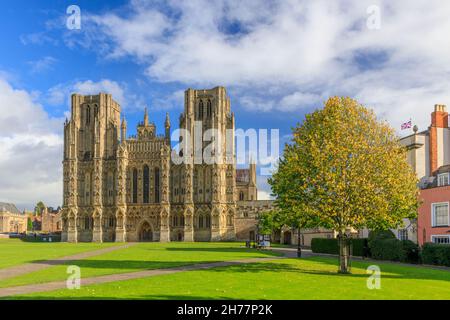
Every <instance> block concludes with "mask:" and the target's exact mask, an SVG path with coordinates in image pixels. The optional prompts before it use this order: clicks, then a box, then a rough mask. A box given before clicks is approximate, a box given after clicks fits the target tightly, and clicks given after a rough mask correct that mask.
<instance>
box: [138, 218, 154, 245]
mask: <svg viewBox="0 0 450 320" xmlns="http://www.w3.org/2000/svg"><path fill="white" fill-rule="evenodd" d="M139 241H142V242H149V241H153V232H152V228H151V227H150V224H149V223H148V222H147V221H146V222H144V223H143V224H142V226H141V231H140V232H139Z"/></svg>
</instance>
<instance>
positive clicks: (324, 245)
mask: <svg viewBox="0 0 450 320" xmlns="http://www.w3.org/2000/svg"><path fill="white" fill-rule="evenodd" d="M311 250H312V252H314V253H329V254H339V244H338V241H337V239H326V238H313V239H312V240H311Z"/></svg>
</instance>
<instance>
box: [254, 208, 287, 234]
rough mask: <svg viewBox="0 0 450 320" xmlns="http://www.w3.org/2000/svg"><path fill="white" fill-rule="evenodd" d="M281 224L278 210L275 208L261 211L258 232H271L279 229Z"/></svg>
mask: <svg viewBox="0 0 450 320" xmlns="http://www.w3.org/2000/svg"><path fill="white" fill-rule="evenodd" d="M281 226H282V222H281V221H280V216H279V212H278V211H276V210H272V211H266V212H263V213H262V214H261V215H260V216H259V221H258V232H259V233H260V234H271V233H272V232H273V231H275V230H278V229H280V228H281Z"/></svg>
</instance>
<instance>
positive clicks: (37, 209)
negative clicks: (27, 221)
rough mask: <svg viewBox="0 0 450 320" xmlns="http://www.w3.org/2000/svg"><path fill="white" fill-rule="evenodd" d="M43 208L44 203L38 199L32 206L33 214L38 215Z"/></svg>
mask: <svg viewBox="0 0 450 320" xmlns="http://www.w3.org/2000/svg"><path fill="white" fill-rule="evenodd" d="M44 209H45V204H44V203H43V202H42V201H39V202H38V203H37V204H36V206H35V207H34V215H36V216H40V215H41V214H42V210H44Z"/></svg>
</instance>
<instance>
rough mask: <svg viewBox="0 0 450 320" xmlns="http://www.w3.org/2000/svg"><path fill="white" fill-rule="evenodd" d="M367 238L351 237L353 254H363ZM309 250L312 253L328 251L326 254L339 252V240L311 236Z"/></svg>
mask: <svg viewBox="0 0 450 320" xmlns="http://www.w3.org/2000/svg"><path fill="white" fill-rule="evenodd" d="M366 241H367V239H364V238H357V239H352V240H351V242H352V245H353V252H352V254H353V255H354V256H360V257H361V256H363V255H364V246H365V243H366ZM311 250H312V252H314V253H328V254H339V242H338V239H335V238H332V239H326V238H313V239H312V240H311Z"/></svg>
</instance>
